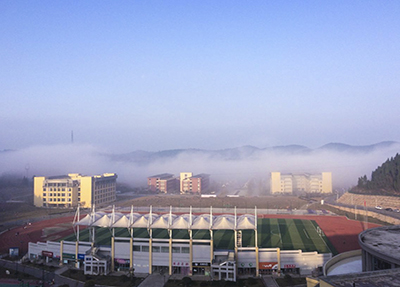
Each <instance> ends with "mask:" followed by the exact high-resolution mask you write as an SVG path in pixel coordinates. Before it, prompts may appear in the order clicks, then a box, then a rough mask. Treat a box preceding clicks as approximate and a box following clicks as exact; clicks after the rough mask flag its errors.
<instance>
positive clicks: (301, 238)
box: [63, 218, 337, 254]
mask: <svg viewBox="0 0 400 287" xmlns="http://www.w3.org/2000/svg"><path fill="white" fill-rule="evenodd" d="M317 228H318V225H317V224H316V222H315V221H313V220H303V219H286V218H285V219H283V218H260V219H258V246H259V247H260V248H276V247H279V248H281V249H282V250H297V249H301V250H303V251H305V252H309V251H317V252H318V253H333V254H337V252H336V250H335V249H334V247H333V246H332V244H331V243H330V242H329V240H328V238H326V236H325V235H323V234H322V236H321V235H320V234H318V232H317ZM133 233H134V237H136V238H149V233H148V231H147V229H145V228H134V230H133ZM111 234H112V233H111V230H110V229H108V228H96V244H97V245H100V246H107V245H108V246H109V245H111ZM172 234H173V238H174V239H189V233H188V231H187V230H173V233H172ZM213 235H214V248H215V249H224V250H227V249H228V250H233V249H234V231H232V230H214V232H213ZM115 236H116V237H129V232H128V230H127V229H126V228H116V229H115ZM153 238H163V239H166V238H169V236H168V232H167V230H165V229H154V230H153ZM193 239H210V233H209V231H208V230H193ZM63 240H66V241H75V240H76V239H75V235H74V234H72V235H70V236H68V237H66V238H63ZM80 240H81V241H89V230H88V229H84V230H81V232H80ZM254 245H255V234H254V230H243V231H242V247H254Z"/></svg>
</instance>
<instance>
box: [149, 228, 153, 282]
mask: <svg viewBox="0 0 400 287" xmlns="http://www.w3.org/2000/svg"><path fill="white" fill-rule="evenodd" d="M152 273H153V238H152V234H151V232H150V238H149V274H150V275H151V274H152Z"/></svg>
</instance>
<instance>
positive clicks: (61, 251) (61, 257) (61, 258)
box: [60, 240, 64, 266]
mask: <svg viewBox="0 0 400 287" xmlns="http://www.w3.org/2000/svg"><path fill="white" fill-rule="evenodd" d="M63 253H64V240H61V242H60V265H61V266H62V265H64V263H63V261H64V259H63Z"/></svg>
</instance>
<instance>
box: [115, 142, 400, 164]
mask: <svg viewBox="0 0 400 287" xmlns="http://www.w3.org/2000/svg"><path fill="white" fill-rule="evenodd" d="M395 147H398V148H399V151H400V143H398V142H395V141H384V142H380V143H376V144H372V145H365V146H352V145H348V144H343V143H329V144H326V145H323V146H321V147H319V148H316V149H311V148H308V147H306V146H302V145H287V146H274V147H267V148H258V147H254V146H250V145H247V146H242V147H236V148H228V149H222V150H203V149H173V150H163V151H157V152H149V151H143V150H138V151H133V152H130V153H125V154H109V155H107V156H109V157H110V158H111V159H112V160H114V161H126V162H135V163H138V164H146V163H150V162H154V161H158V160H167V159H172V158H177V157H179V156H183V155H184V156H187V157H190V156H204V157H208V158H211V159H221V160H241V159H248V158H258V157H260V156H261V155H264V154H266V153H267V154H277V155H279V154H286V155H288V154H289V155H301V154H303V155H304V154H314V153H321V152H339V153H369V152H372V151H375V150H379V149H385V148H395Z"/></svg>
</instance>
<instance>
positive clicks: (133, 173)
mask: <svg viewBox="0 0 400 287" xmlns="http://www.w3.org/2000/svg"><path fill="white" fill-rule="evenodd" d="M397 152H399V145H398V144H394V145H390V146H386V147H382V148H379V149H374V150H372V151H368V152H354V151H340V150H337V151H335V150H330V151H328V150H323V149H320V150H319V149H317V150H313V151H311V152H294V153H284V152H279V151H271V150H262V151H260V152H257V153H256V154H252V155H248V156H241V157H238V158H237V159H226V158H224V157H219V156H215V154H213V155H210V154H208V153H207V152H204V153H192V152H189V151H188V152H182V153H179V154H178V155H177V156H170V157H160V158H153V159H152V160H151V161H148V162H143V161H142V162H140V163H138V162H135V161H132V160H130V159H128V158H124V157H119V158H118V159H115V157H113V156H110V153H109V152H107V151H105V150H102V149H100V148H98V147H96V146H93V145H76V144H73V145H72V144H69V145H50V146H34V147H30V148H26V149H21V150H17V151H2V152H0V162H1V165H0V173H1V174H4V173H12V174H18V175H21V176H28V177H32V176H35V175H36V176H55V175H63V174H68V173H81V174H87V175H92V174H101V173H105V172H115V173H117V174H118V176H119V179H118V180H119V181H120V182H125V183H128V184H130V185H132V186H134V187H139V186H145V185H146V180H147V177H148V176H151V175H155V174H159V173H172V174H175V175H176V176H178V175H179V173H180V172H183V171H189V172H193V173H195V174H197V173H208V174H210V175H211V179H212V180H215V181H228V180H236V181H242V182H243V181H246V180H248V179H249V178H258V179H261V180H263V182H268V181H269V174H270V172H271V171H280V172H282V173H304V172H309V173H314V172H315V173H319V172H323V171H330V172H332V177H333V185H334V187H335V188H348V187H351V186H354V185H356V184H357V179H358V177H360V176H362V175H364V174H366V175H367V176H368V177H370V175H371V172H372V171H373V170H375V169H376V168H377V167H378V166H379V165H381V164H382V163H383V162H384V161H386V159H387V158H390V157H392V156H394V155H395V154H396V153H397Z"/></svg>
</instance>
